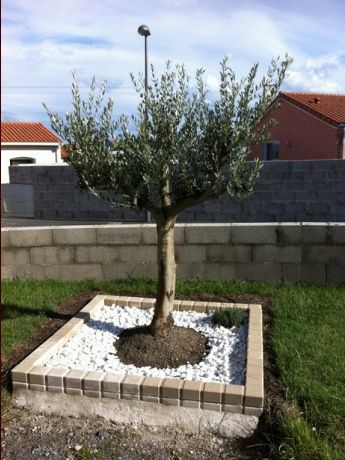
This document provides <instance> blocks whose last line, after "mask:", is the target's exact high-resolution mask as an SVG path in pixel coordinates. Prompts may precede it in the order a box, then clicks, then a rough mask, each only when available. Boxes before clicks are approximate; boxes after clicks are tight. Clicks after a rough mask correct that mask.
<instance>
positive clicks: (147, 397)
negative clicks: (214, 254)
mask: <svg viewBox="0 0 345 460" xmlns="http://www.w3.org/2000/svg"><path fill="white" fill-rule="evenodd" d="M141 399H142V400H143V401H146V402H153V403H159V402H160V401H159V398H155V397H154V396H143V397H142V398H141Z"/></svg>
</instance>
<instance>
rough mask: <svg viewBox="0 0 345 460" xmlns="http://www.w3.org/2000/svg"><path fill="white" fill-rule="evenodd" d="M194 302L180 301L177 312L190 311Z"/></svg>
mask: <svg viewBox="0 0 345 460" xmlns="http://www.w3.org/2000/svg"><path fill="white" fill-rule="evenodd" d="M194 303H195V302H194V300H182V302H181V304H180V308H179V311H191V310H193V307H194Z"/></svg>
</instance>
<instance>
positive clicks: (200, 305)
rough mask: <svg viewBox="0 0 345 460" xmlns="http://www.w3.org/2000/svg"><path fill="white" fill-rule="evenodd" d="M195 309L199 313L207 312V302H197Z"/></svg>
mask: <svg viewBox="0 0 345 460" xmlns="http://www.w3.org/2000/svg"><path fill="white" fill-rule="evenodd" d="M193 310H194V311H196V312H197V313H206V310H207V302H195V304H194V307H193Z"/></svg>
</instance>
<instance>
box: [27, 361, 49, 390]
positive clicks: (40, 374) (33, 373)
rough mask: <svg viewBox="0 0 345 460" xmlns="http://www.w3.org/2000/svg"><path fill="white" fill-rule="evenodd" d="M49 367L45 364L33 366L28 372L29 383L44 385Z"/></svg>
mask: <svg viewBox="0 0 345 460" xmlns="http://www.w3.org/2000/svg"><path fill="white" fill-rule="evenodd" d="M49 371H50V368H49V367H46V366H35V367H33V368H32V369H31V370H30V372H29V373H28V380H29V383H30V384H31V383H32V384H35V385H45V384H46V375H47V374H48V373H49Z"/></svg>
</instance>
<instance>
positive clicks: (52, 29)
mask: <svg viewBox="0 0 345 460" xmlns="http://www.w3.org/2000/svg"><path fill="white" fill-rule="evenodd" d="M331 3H332V2H331ZM273 5H274V6H272V2H269V1H268V0H261V1H260V2H251V1H250V0H246V1H243V2H242V4H240V5H239V4H238V2H235V1H233V0H228V1H226V0H215V1H213V2H206V1H202V0H199V1H197V0H185V1H182V0H147V1H145V2H140V1H138V0H132V1H131V2H128V3H127V2H123V1H122V0H121V1H120V0H99V1H98V2H94V1H93V0H73V1H70V0H60V1H59V2H56V0H36V1H34V2H27V0H5V1H4V2H3V20H4V24H3V53H2V59H3V64H4V65H3V69H4V70H3V79H2V84H3V85H4V86H14V87H18V86H21V87H25V88H16V89H14V90H7V89H6V90H5V93H4V97H3V110H4V112H7V113H11V114H12V115H13V114H15V115H17V116H18V119H19V117H24V116H26V117H29V118H30V117H33V116H38V115H37V114H41V115H40V116H41V117H43V118H44V117H45V114H44V111H43V110H42V108H41V102H42V101H43V100H44V101H46V102H47V103H48V105H49V106H50V107H52V108H53V109H55V110H59V111H66V110H67V109H68V104H69V100H70V90H69V87H70V84H71V71H72V70H77V73H78V76H79V78H80V81H81V82H83V84H85V82H87V81H89V80H90V79H91V77H92V76H93V75H95V76H96V77H97V79H98V80H103V79H107V80H109V81H110V82H111V84H110V86H111V91H110V94H111V95H112V96H113V97H114V99H115V104H116V108H117V109H116V110H117V111H121V110H124V111H126V112H128V111H130V110H132V109H134V108H135V106H136V103H137V98H136V94H135V91H134V90H133V88H132V84H131V81H130V78H129V73H130V72H133V73H134V74H136V73H137V72H138V71H142V70H143V67H144V41H143V38H142V37H140V36H139V35H138V34H137V28H138V26H139V25H140V24H142V23H144V24H145V23H146V24H148V25H149V27H150V29H151V32H152V35H151V36H150V37H149V39H148V46H149V62H150V63H153V64H154V65H155V67H156V68H157V70H158V72H160V71H162V70H163V68H164V64H165V62H166V61H167V60H168V59H171V60H172V61H173V62H174V63H176V62H185V64H186V68H187V72H188V73H189V74H194V72H195V70H196V69H197V68H199V67H203V68H205V70H206V78H207V83H208V86H209V88H210V89H212V90H214V89H217V87H218V79H219V62H220V60H221V59H222V58H223V56H224V55H225V54H231V60H230V63H231V65H232V66H234V68H235V69H236V70H237V75H238V77H240V76H243V75H244V74H246V73H247V72H248V70H249V68H250V67H251V65H252V63H254V62H257V61H259V62H260V73H261V74H262V73H263V72H265V70H266V68H267V65H268V63H269V61H270V60H271V58H273V57H276V56H277V55H278V54H279V55H280V56H283V55H284V54H285V52H286V51H288V52H289V54H291V55H292V56H293V57H294V58H295V62H294V64H293V66H292V67H291V74H290V78H289V80H288V82H287V86H288V87H291V88H293V89H294V90H309V89H311V88H313V90H314V88H323V90H324V91H328V90H329V91H344V90H345V88H344V82H345V76H344V61H343V60H342V58H341V56H344V52H341V48H344V49H345V38H344V34H343V28H342V26H340V25H339V24H341V21H339V16H340V14H339V12H338V11H335V12H334V14H332V11H331V8H328V10H330V11H329V12H328V13H327V14H326V13H324V15H323V17H320V18H319V19H318V26H317V27H315V17H314V16H313V14H312V13H311V12H310V10H309V9H307V10H306V12H305V13H304V12H303V1H302V0H301V2H298V5H297V6H298V7H297V6H296V8H295V9H291V8H290V7H288V6H285V4H284V6H276V4H275V3H273ZM282 5H283V4H282ZM328 10H327V11H328ZM339 11H340V9H339ZM331 25H332V26H331ZM28 86H36V87H38V89H36V90H33V89H28V88H27V87H28ZM54 86H55V87H59V88H58V89H55V90H54V89H51V88H50V87H54ZM45 87H48V88H45ZM114 87H115V88H116V89H114Z"/></svg>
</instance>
